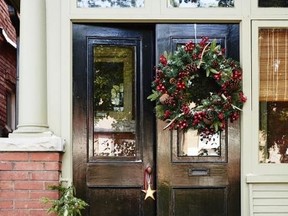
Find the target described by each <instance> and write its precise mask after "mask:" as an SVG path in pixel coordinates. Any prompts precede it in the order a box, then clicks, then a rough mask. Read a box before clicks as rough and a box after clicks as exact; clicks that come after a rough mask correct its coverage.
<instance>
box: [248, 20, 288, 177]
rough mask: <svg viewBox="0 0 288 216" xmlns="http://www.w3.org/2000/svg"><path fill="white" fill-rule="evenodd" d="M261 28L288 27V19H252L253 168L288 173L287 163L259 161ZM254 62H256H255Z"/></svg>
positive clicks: (259, 172) (262, 172)
mask: <svg viewBox="0 0 288 216" xmlns="http://www.w3.org/2000/svg"><path fill="white" fill-rule="evenodd" d="M260 28H288V20H286V21H283V20H282V21H279V20H277V21H271V20H265V21H264V20H261V21H259V20H257V21H256V20H255V21H252V75H251V79H252V80H253V82H252V92H253V93H252V100H251V106H252V121H251V122H252V125H251V136H252V137H251V145H252V147H251V148H252V158H251V160H252V169H253V170H254V172H255V173H258V174H270V175H272V174H281V175H284V174H288V169H287V165H288V164H286V163H282V164H271V163H260V162H259V111H260V107H259V93H260V90H259V87H260V71H259V70H260V68H259V55H258V52H259V47H258V46H259V41H258V37H259V29H260ZM253 62H254V63H253Z"/></svg>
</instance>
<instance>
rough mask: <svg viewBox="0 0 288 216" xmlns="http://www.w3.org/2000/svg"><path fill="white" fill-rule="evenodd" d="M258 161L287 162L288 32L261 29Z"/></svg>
mask: <svg viewBox="0 0 288 216" xmlns="http://www.w3.org/2000/svg"><path fill="white" fill-rule="evenodd" d="M258 40H259V41H258V44H259V45H258V46H259V73H260V89H259V90H260V91H259V129H260V131H259V162H260V163H287V162H288V150H287V147H288V30H287V29H286V28H260V29H259V38H258Z"/></svg>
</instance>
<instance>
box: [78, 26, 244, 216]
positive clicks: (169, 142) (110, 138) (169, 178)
mask: <svg viewBox="0 0 288 216" xmlns="http://www.w3.org/2000/svg"><path fill="white" fill-rule="evenodd" d="M201 36H209V37H211V38H213V39H214V38H216V39H217V42H218V43H221V45H222V46H225V47H226V49H227V54H228V55H229V56H231V57H234V58H238V47H239V32H238V25H233V24H227V25H226V24H221V25H215V24H213V25H206V24H197V25H196V24H195V25H194V24H184V25H183V24H182V25H180V24H177V25H168V24H159V25H152V24H151V25H144V24H138V25H137V24H129V25H124V24H114V25H109V24H105V25H92V24H91V25H90V24H85V25H84V24H73V174H74V176H73V180H74V185H75V186H76V190H77V195H78V196H79V197H81V198H83V199H85V200H86V201H87V202H88V203H89V208H87V210H86V211H85V212H84V215H89V216H92V215H97V216H110V215H115V216H130V215H131V216H150V215H154V216H156V215H159V216H169V215H171V216H172V215H177V216H186V215H187V216H188V215H191V216H192V215H193V216H194V215H196V216H237V215H240V207H239V206H240V204H239V198H240V197H239V196H240V187H239V182H240V181H239V180H240V177H239V176H240V172H239V168H240V140H239V139H240V138H239V137H240V136H239V128H238V125H230V127H229V128H228V130H227V131H225V133H222V134H220V135H215V137H213V141H211V140H205V139H203V138H201V137H199V136H196V135H195V134H194V133H193V132H189V133H187V134H184V135H183V134H181V133H177V132H170V131H167V130H163V127H164V126H165V124H164V123H163V122H159V123H158V125H157V128H156V126H155V122H156V121H155V119H154V112H153V104H152V103H151V102H149V100H147V96H148V95H149V94H150V93H151V88H150V87H151V81H152V79H153V73H154V70H153V66H154V65H155V59H158V57H159V56H160V54H161V53H162V52H164V51H168V52H170V51H173V50H175V49H176V47H177V45H179V44H183V43H185V42H187V41H189V40H191V39H196V40H198V39H200V38H201ZM155 41H156V42H155ZM154 42H155V44H154ZM232 45H233V46H232ZM155 51H156V58H155V55H154V53H155ZM156 134H157V135H156ZM184 137H185V139H184ZM187 138H188V139H187ZM184 140H186V141H184ZM187 140H188V142H187ZM212 145H214V146H213V148H212V147H211V146H212ZM215 146H216V148H215ZM149 186H150V187H149ZM149 188H150V189H152V190H156V193H152V194H149V193H147V192H146V193H144V192H143V190H144V191H147V190H148V189H149ZM146 195H151V196H150V197H149V196H146ZM153 196H154V198H155V200H154V199H152V197H153ZM145 198H146V199H145Z"/></svg>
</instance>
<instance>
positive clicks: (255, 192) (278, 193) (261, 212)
mask: <svg viewBox="0 0 288 216" xmlns="http://www.w3.org/2000/svg"><path fill="white" fill-rule="evenodd" d="M269 179H270V180H269ZM285 181H286V183H285ZM247 182H248V184H249V197H250V200H249V203H250V216H284V215H285V216H286V215H288V183H287V179H286V180H285V179H283V176H279V177H278V178H276V177H275V176H249V177H248V178H247Z"/></svg>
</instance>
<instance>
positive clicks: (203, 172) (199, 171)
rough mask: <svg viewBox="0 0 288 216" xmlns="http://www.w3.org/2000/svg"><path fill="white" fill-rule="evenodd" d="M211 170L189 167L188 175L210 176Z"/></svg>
mask: <svg viewBox="0 0 288 216" xmlns="http://www.w3.org/2000/svg"><path fill="white" fill-rule="evenodd" d="M209 174H210V170H209V169H208V168H189V170H188V176H208V175H209Z"/></svg>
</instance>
